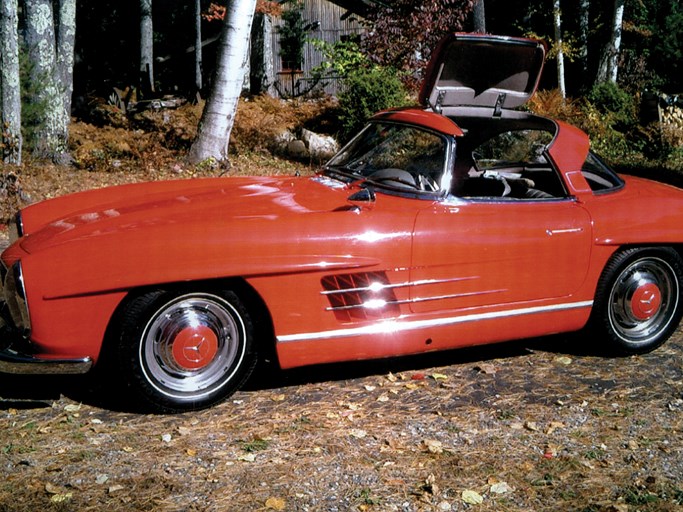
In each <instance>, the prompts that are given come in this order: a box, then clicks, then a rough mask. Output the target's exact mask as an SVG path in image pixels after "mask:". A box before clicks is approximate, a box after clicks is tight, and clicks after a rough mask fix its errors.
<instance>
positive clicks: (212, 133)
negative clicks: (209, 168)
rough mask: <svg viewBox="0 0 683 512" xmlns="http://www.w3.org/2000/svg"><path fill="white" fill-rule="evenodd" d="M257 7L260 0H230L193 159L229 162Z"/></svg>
mask: <svg viewBox="0 0 683 512" xmlns="http://www.w3.org/2000/svg"><path fill="white" fill-rule="evenodd" d="M255 9H256V0H229V1H228V6H227V11H226V14H225V20H224V22H223V32H222V34H221V41H220V47H219V49H218V59H217V61H216V71H215V77H214V80H213V86H212V89H211V94H210V96H209V99H208V100H207V102H206V105H205V106H204V112H203V113H202V119H201V121H199V127H198V129H197V138H196V139H195V141H194V143H193V144H192V147H191V148H190V154H189V156H188V158H189V160H190V162H192V163H199V162H203V161H205V160H208V159H213V160H215V161H216V162H218V163H220V164H227V162H228V144H229V141H230V132H231V131H232V126H233V124H234V121H235V112H236V110H237V102H238V100H239V96H240V93H241V91H242V86H243V84H244V76H245V69H246V65H247V56H248V52H249V36H250V34H251V25H252V22H253V19H254V11H255Z"/></svg>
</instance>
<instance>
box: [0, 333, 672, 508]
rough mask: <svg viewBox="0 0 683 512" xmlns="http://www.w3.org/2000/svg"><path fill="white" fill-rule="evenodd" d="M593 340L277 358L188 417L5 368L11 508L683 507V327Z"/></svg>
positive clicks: (0, 490)
mask: <svg viewBox="0 0 683 512" xmlns="http://www.w3.org/2000/svg"><path fill="white" fill-rule="evenodd" d="M585 341H586V340H581V339H580V337H576V336H554V337H548V338H542V339H536V340H530V341H529V340H528V341H523V342H512V343H508V344H501V345H495V346H489V347H480V348H472V349H464V350H460V351H453V352H448V353H441V354H437V355H426V356H419V357H410V358H402V359H396V360H386V361H375V362H365V363H352V364H343V365H334V366H321V367H315V368H309V369H301V370H296V371H286V372H283V371H280V370H278V369H277V368H273V367H267V366H265V365H264V366H262V367H261V368H260V369H259V370H258V371H257V373H256V374H255V376H254V377H253V378H252V379H251V381H250V382H249V383H248V385H247V387H246V389H245V390H243V391H240V392H238V393H237V394H235V395H234V396H233V397H232V398H231V399H229V400H228V401H227V402H225V403H223V404H221V405H219V406H217V407H214V408H212V409H209V410H206V411H201V412H197V413H187V414H183V415H175V416H152V415H142V414H136V413H133V412H130V411H127V410H126V408H125V400H124V401H123V402H122V403H123V405H121V404H119V405H113V404H112V403H106V402H102V401H101V397H102V394H101V393H98V390H97V387H96V386H93V385H92V383H91V382H90V381H88V380H87V379H84V378H80V377H78V378H59V379H57V378H40V379H37V378H28V377H9V376H3V377H2V378H1V379H0V396H2V400H0V425H1V428H0V475H1V478H0V481H1V482H2V483H0V510H8V511H9V510H17V511H18V510H111V511H118V510H155V511H156V510H159V511H186V510H194V511H223V510H227V511H233V510H234V511H247V510H249V511H251V510H292V511H294V510H296V511H305V510H311V511H318V510H320V511H347V510H360V511H363V510H377V511H394V510H398V511H418V510H424V511H448V510H481V511H485V510H486V511H488V510H496V511H512V510H537V511H541V510H548V511H550V510H553V511H557V510H576V511H586V512H587V511H618V512H622V511H636V510H638V511H653V510H657V511H660V510H667V511H669V510H671V511H673V510H682V509H683V355H682V354H683V333H681V332H680V331H679V332H678V333H677V334H676V335H675V336H674V338H673V339H672V340H671V341H670V342H669V343H668V344H667V345H665V346H664V347H662V348H660V349H658V350H657V351H655V352H654V353H651V354H648V355H644V356H637V357H628V358H609V357H604V356H601V355H600V354H596V353H595V351H594V350H589V349H587V348H586V346H585ZM590 345H592V346H595V345H599V340H592V343H590Z"/></svg>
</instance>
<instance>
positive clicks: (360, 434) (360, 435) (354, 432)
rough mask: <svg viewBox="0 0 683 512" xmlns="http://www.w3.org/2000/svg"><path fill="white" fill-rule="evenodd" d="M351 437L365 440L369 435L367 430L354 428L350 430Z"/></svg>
mask: <svg viewBox="0 0 683 512" xmlns="http://www.w3.org/2000/svg"><path fill="white" fill-rule="evenodd" d="M349 435H350V436H351V437H355V438H356V439H363V438H364V437H365V436H367V435H368V433H367V432H366V431H365V430H361V429H359V428H352V429H351V430H349Z"/></svg>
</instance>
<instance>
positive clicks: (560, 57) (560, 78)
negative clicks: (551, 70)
mask: <svg viewBox="0 0 683 512" xmlns="http://www.w3.org/2000/svg"><path fill="white" fill-rule="evenodd" d="M553 21H554V25H555V46H556V48H557V86H558V88H559V89H560V94H562V97H563V98H566V97H567V89H566V88H565V84H564V50H563V49H562V11H561V10H560V0H554V1H553Z"/></svg>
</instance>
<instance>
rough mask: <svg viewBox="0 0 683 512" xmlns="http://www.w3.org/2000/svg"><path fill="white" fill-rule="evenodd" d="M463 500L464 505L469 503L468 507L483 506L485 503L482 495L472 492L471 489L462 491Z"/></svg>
mask: <svg viewBox="0 0 683 512" xmlns="http://www.w3.org/2000/svg"><path fill="white" fill-rule="evenodd" d="M461 498H462V501H463V503H467V504H468V505H481V504H482V503H484V498H483V497H482V495H481V494H479V493H478V492H477V491H472V490H470V489H467V490H465V491H462V495H461Z"/></svg>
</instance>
